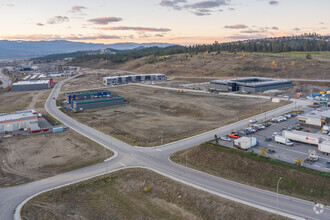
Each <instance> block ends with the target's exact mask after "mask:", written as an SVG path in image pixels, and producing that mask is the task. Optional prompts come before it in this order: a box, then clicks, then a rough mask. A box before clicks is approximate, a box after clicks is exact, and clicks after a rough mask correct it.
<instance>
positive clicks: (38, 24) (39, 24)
mask: <svg viewBox="0 0 330 220" xmlns="http://www.w3.org/2000/svg"><path fill="white" fill-rule="evenodd" d="M36 25H37V26H44V24H43V23H36Z"/></svg>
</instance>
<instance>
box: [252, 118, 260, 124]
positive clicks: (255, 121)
mask: <svg viewBox="0 0 330 220" xmlns="http://www.w3.org/2000/svg"><path fill="white" fill-rule="evenodd" d="M257 122H258V121H257V120H256V119H250V123H251V124H254V123H257Z"/></svg>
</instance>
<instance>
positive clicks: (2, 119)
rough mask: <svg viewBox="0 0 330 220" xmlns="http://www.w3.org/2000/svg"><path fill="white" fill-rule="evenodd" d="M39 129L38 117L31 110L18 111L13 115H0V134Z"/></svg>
mask: <svg viewBox="0 0 330 220" xmlns="http://www.w3.org/2000/svg"><path fill="white" fill-rule="evenodd" d="M25 128H28V129H31V130H36V129H39V126H38V117H37V115H36V114H34V113H33V111H32V110H27V111H18V112H15V114H6V113H2V114H0V133H4V132H6V131H7V132H11V131H18V130H20V129H25Z"/></svg>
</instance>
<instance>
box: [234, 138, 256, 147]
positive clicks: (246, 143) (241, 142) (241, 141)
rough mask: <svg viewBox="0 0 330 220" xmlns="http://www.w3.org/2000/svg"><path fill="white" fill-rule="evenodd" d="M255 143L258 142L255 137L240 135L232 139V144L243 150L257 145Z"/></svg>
mask: <svg viewBox="0 0 330 220" xmlns="http://www.w3.org/2000/svg"><path fill="white" fill-rule="evenodd" d="M257 143H258V142H257V139H256V138H255V137H241V138H238V139H236V140H234V146H235V147H237V148H239V149H243V150H247V149H249V148H251V147H254V146H256V145H257Z"/></svg>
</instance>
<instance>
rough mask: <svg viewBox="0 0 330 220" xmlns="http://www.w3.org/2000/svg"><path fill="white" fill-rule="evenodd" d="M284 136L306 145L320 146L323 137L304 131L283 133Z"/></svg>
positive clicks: (285, 131)
mask: <svg viewBox="0 0 330 220" xmlns="http://www.w3.org/2000/svg"><path fill="white" fill-rule="evenodd" d="M282 136H283V137H285V138H287V139H290V140H292V141H298V142H303V143H306V144H313V145H319V143H320V139H321V136H320V135H317V134H313V133H309V132H303V131H287V130H284V131H282Z"/></svg>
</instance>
